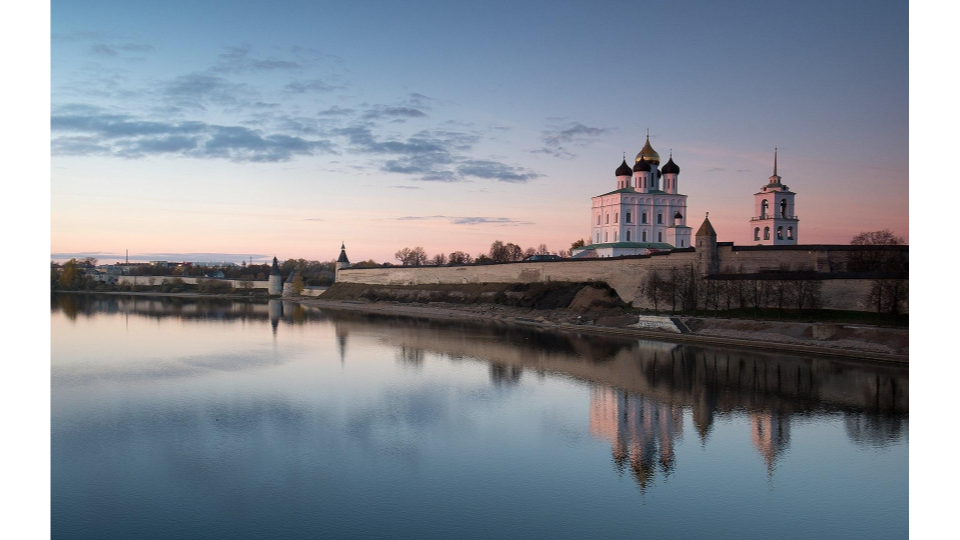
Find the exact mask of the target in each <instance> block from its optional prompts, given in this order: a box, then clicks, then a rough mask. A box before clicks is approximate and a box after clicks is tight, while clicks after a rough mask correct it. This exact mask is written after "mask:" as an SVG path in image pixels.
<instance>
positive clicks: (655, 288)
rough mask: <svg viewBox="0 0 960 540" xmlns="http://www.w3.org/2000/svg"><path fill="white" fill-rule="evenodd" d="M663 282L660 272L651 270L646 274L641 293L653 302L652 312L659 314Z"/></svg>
mask: <svg viewBox="0 0 960 540" xmlns="http://www.w3.org/2000/svg"><path fill="white" fill-rule="evenodd" d="M663 289H664V282H663V277H661V276H660V272H657V271H656V270H653V271H651V272H649V273H648V274H647V279H646V280H645V283H644V290H643V294H644V296H645V297H646V298H647V300H649V301H650V302H651V303H652V304H653V312H654V313H656V314H657V315H659V314H660V299H661V298H662V297H663Z"/></svg>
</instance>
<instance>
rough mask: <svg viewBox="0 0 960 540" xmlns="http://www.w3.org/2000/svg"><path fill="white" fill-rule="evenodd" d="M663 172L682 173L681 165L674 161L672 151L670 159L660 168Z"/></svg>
mask: <svg viewBox="0 0 960 540" xmlns="http://www.w3.org/2000/svg"><path fill="white" fill-rule="evenodd" d="M660 170H661V171H662V172H663V174H680V167H679V166H678V165H677V164H676V163H674V162H673V152H670V159H669V160H667V162H666V163H665V164H664V165H663V167H661V168H660Z"/></svg>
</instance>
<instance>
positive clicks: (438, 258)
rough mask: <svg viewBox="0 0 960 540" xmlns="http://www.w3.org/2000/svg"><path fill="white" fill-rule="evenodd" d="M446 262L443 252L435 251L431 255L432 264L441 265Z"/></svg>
mask: <svg viewBox="0 0 960 540" xmlns="http://www.w3.org/2000/svg"><path fill="white" fill-rule="evenodd" d="M445 264H447V256H446V255H444V254H443V253H437V254H436V255H434V256H433V265H434V266H443V265H445Z"/></svg>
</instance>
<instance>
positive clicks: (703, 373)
mask: <svg viewBox="0 0 960 540" xmlns="http://www.w3.org/2000/svg"><path fill="white" fill-rule="evenodd" d="M51 310H52V335H53V359H52V376H53V379H52V395H53V403H52V483H53V485H52V520H53V521H52V526H53V536H54V538H69V539H84V538H96V539H100V540H103V539H130V538H214V539H220V538H222V539H243V538H271V539H273V538H342V537H363V538H453V537H457V538H531V537H541V538H637V537H644V538H707V537H709V538H736V539H740V538H844V539H849V538H871V539H875V538H904V537H906V536H907V525H908V523H907V501H908V499H907V479H908V466H907V455H908V439H909V436H908V435H909V429H908V426H909V421H908V409H909V394H908V383H909V376H908V372H907V370H906V369H901V368H896V367H885V366H867V365H858V364H855V363H845V362H837V361H831V360H824V359H814V358H804V357H801V356H792V355H779V354H764V353H756V352H749V351H746V352H745V351H739V350H734V349H721V348H711V347H694V346H689V345H674V344H670V343H665V342H654V341H638V340H626V339H608V338H597V337H591V336H577V335H573V334H558V333H548V332H543V331H537V330H533V329H524V328H508V327H503V326H494V325H479V324H461V323H437V322H427V321H419V320H411V319H402V318H392V317H382V316H380V317H377V316H370V315H363V314H357V313H349V312H326V311H320V310H316V309H310V308H303V307H302V306H298V305H295V304H292V303H286V302H284V303H281V302H279V301H271V303H270V304H269V305H268V304H254V303H234V302H224V301H221V302H213V301H184V300H179V299H163V300H161V299H147V298H135V299H134V298H123V297H103V298H95V297H84V296H78V295H61V296H54V298H53V301H52V308H51Z"/></svg>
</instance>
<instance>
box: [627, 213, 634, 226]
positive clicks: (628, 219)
mask: <svg viewBox="0 0 960 540" xmlns="http://www.w3.org/2000/svg"><path fill="white" fill-rule="evenodd" d="M632 218H633V216H631V215H630V212H627V223H633V222H632V221H630V220H631V219H632Z"/></svg>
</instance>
